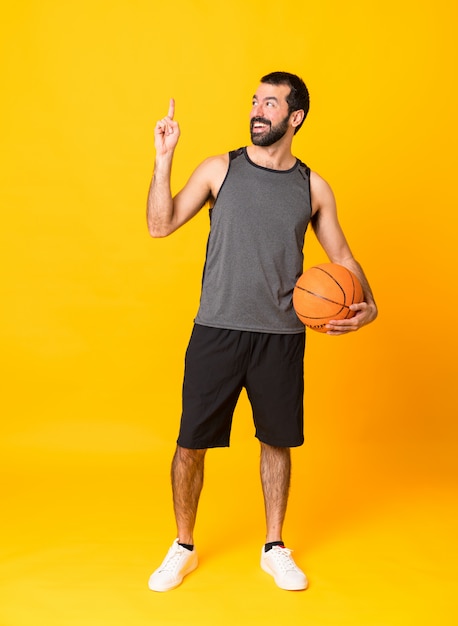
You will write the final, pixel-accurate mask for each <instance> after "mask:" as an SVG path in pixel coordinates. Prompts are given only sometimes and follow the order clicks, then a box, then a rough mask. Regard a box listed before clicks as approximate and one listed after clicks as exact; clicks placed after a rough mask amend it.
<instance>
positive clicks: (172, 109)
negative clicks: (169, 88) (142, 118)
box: [167, 98, 175, 120]
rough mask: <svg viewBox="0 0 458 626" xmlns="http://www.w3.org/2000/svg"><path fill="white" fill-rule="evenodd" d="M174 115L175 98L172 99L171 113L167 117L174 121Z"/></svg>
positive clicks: (170, 104)
mask: <svg viewBox="0 0 458 626" xmlns="http://www.w3.org/2000/svg"><path fill="white" fill-rule="evenodd" d="M174 115H175V100H174V99H173V98H170V103H169V112H168V114H167V117H170V119H171V120H173V116H174Z"/></svg>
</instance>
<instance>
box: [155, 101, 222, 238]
mask: <svg viewBox="0 0 458 626" xmlns="http://www.w3.org/2000/svg"><path fill="white" fill-rule="evenodd" d="M174 115H175V102H174V100H173V99H172V100H170V105H169V110H168V114H167V115H166V116H165V117H164V118H162V119H161V120H159V121H158V122H157V124H156V126H155V128H154V146H155V149H156V160H155V164H154V173H153V177H152V180H151V185H150V188H149V192H148V201H147V223H148V231H149V233H150V235H151V236H152V237H166V236H167V235H170V234H171V233H173V232H174V231H175V230H177V229H178V228H180V226H182V225H183V224H185V223H186V222H187V221H189V220H190V219H191V218H192V217H193V216H194V215H196V213H198V212H199V211H200V209H201V208H202V207H203V206H204V204H205V203H206V202H207V200H209V199H210V197H211V196H212V195H213V193H214V187H215V184H216V180H217V176H216V178H215V164H216V163H221V157H219V160H218V157H213V158H210V159H207V160H206V161H204V162H203V163H201V165H199V166H198V167H197V168H196V170H195V171H194V172H193V174H192V175H191V177H190V179H189V181H188V182H187V183H186V185H185V186H184V187H183V189H182V190H181V191H180V192H179V193H178V194H176V196H175V197H172V192H171V185H170V178H171V173H172V162H173V155H174V153H175V148H176V146H177V143H178V139H179V137H180V127H179V125H178V123H177V122H176V121H175V120H174Z"/></svg>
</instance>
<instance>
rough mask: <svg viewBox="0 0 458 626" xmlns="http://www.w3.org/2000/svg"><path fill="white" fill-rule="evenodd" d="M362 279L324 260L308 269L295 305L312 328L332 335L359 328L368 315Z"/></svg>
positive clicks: (294, 298) (300, 282) (297, 284)
mask: <svg viewBox="0 0 458 626" xmlns="http://www.w3.org/2000/svg"><path fill="white" fill-rule="evenodd" d="M363 299H364V294H363V289H362V286H361V283H360V281H359V280H358V278H357V277H356V276H355V274H354V273H353V272H351V271H350V270H349V269H348V268H346V267H344V266H342V265H338V264H336V263H323V264H321V265H316V266H314V267H311V268H310V269H308V270H306V271H305V272H304V273H303V274H302V275H301V276H300V277H299V279H298V281H297V283H296V286H295V288H294V292H293V306H294V309H295V311H296V314H297V316H298V317H299V319H300V320H301V321H302V322H303V323H304V324H305V325H306V326H307V327H309V328H312V329H313V330H316V331H318V332H322V333H328V334H330V335H341V334H343V333H347V332H349V331H352V330H357V329H358V328H360V326H362V325H363V324H364V323H366V317H368V316H369V311H368V304H367V303H366V302H363Z"/></svg>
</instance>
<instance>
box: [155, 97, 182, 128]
mask: <svg viewBox="0 0 458 626" xmlns="http://www.w3.org/2000/svg"><path fill="white" fill-rule="evenodd" d="M174 115H175V100H174V99H173V98H170V102H169V110H168V113H167V115H166V116H165V117H163V118H162V119H161V120H159V121H158V122H157V123H156V127H155V131H156V133H157V134H159V135H173V134H174V133H175V132H177V131H178V124H177V122H175V121H174V120H173V116H174Z"/></svg>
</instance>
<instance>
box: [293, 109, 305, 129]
mask: <svg viewBox="0 0 458 626" xmlns="http://www.w3.org/2000/svg"><path fill="white" fill-rule="evenodd" d="M304 117H305V113H304V110H303V109H298V110H297V111H293V112H292V113H291V118H290V119H291V124H292V126H293V128H296V127H297V126H299V124H300V123H301V122H302V120H303V119H304Z"/></svg>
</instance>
